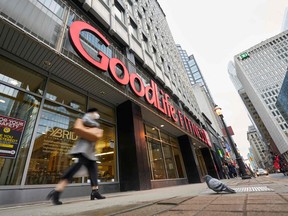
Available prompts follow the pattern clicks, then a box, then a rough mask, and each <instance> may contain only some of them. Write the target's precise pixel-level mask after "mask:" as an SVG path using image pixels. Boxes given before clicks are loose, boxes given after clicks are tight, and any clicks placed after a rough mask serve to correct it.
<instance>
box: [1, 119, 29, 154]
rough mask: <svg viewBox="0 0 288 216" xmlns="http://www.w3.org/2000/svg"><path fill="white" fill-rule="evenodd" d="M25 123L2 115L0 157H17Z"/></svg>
mask: <svg viewBox="0 0 288 216" xmlns="http://www.w3.org/2000/svg"><path fill="white" fill-rule="evenodd" d="M25 123H26V122H25V121H23V120H21V119H16V118H11V117H7V116H3V115H0V157H4V158H12V159H14V158H15V157H16V155H17V152H18V148H19V145H20V141H21V138H22V133H23V131H24V127H25Z"/></svg>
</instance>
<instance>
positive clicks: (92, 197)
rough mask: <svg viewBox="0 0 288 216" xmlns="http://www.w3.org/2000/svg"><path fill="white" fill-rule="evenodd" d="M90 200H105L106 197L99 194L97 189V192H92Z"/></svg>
mask: <svg viewBox="0 0 288 216" xmlns="http://www.w3.org/2000/svg"><path fill="white" fill-rule="evenodd" d="M90 198H91V200H94V199H95V198H96V199H105V198H106V197H105V196H102V195H101V194H100V193H99V191H98V189H96V190H92V192H91V196H90Z"/></svg>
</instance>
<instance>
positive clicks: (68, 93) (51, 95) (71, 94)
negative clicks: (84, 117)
mask: <svg viewBox="0 0 288 216" xmlns="http://www.w3.org/2000/svg"><path fill="white" fill-rule="evenodd" d="M45 97H46V98H47V99H49V100H51V101H57V102H59V103H61V104H65V105H66V106H69V107H71V108H73V109H75V110H78V111H82V112H85V111H86V96H84V95H82V94H79V93H78V92H76V91H74V90H72V89H71V88H68V87H64V86H63V85H61V84H59V83H57V82H49V83H48V88H47V93H46V95H45Z"/></svg>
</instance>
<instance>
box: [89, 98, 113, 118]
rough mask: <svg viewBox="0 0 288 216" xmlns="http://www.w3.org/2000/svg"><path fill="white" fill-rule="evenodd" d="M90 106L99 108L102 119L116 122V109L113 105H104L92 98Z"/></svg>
mask: <svg viewBox="0 0 288 216" xmlns="http://www.w3.org/2000/svg"><path fill="white" fill-rule="evenodd" d="M89 108H97V109H98V112H99V114H100V118H101V119H102V120H104V121H107V122H110V123H116V116H115V111H114V109H112V108H111V107H108V106H106V105H104V104H103V103H100V102H98V101H95V100H93V99H90V100H89Z"/></svg>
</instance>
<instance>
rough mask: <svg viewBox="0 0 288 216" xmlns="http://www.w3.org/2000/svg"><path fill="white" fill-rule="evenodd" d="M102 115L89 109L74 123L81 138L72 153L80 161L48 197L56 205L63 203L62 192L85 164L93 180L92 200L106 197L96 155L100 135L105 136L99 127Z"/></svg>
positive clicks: (94, 109)
mask: <svg viewBox="0 0 288 216" xmlns="http://www.w3.org/2000/svg"><path fill="white" fill-rule="evenodd" d="M99 118H100V115H99V114H98V112H97V109H96V108H92V109H89V110H88V111H87V112H86V114H85V115H84V116H83V118H82V119H77V120H76V122H75V124H74V128H73V130H74V132H75V134H76V135H78V136H79V137H80V138H79V139H78V140H77V142H76V145H75V146H74V147H73V148H72V149H71V151H70V154H71V155H72V156H73V157H76V158H78V162H77V163H75V164H73V165H72V166H71V167H70V168H69V169H68V170H67V171H66V172H65V173H64V174H63V176H62V177H61V180H60V181H59V183H58V184H57V185H56V187H55V189H54V190H52V191H51V192H50V193H49V194H48V196H47V199H51V200H52V203H53V204H54V205H61V204H62V202H61V201H59V197H60V194H61V193H62V192H63V191H64V189H65V187H66V186H67V185H68V183H69V182H71V181H72V180H73V176H74V175H75V174H76V173H77V172H78V171H79V170H80V168H81V167H82V166H84V167H85V168H86V169H87V171H88V174H89V177H90V180H91V188H92V192H91V195H90V198H91V200H94V199H95V198H96V199H105V197H104V196H102V195H101V194H100V193H99V191H98V179H97V176H98V168H97V163H96V157H95V144H96V141H97V140H98V138H99V137H102V136H103V130H102V129H99V123H98V122H97V120H98V119H99Z"/></svg>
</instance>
